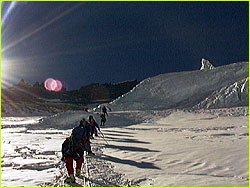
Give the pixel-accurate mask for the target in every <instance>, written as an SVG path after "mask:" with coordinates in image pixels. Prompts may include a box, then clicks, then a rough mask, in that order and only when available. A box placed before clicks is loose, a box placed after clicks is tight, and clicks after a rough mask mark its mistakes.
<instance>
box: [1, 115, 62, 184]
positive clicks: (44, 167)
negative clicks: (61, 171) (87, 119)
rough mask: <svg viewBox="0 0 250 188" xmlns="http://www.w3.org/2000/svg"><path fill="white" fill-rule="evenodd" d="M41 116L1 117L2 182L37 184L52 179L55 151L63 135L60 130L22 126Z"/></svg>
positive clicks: (35, 120)
mask: <svg viewBox="0 0 250 188" xmlns="http://www.w3.org/2000/svg"><path fill="white" fill-rule="evenodd" d="M41 118H42V117H8V118H2V119H1V124H2V130H1V136H2V138H1V141H2V143H1V159H2V161H1V165H2V166H1V167H2V171H1V185H2V186H4V187H6V186H7V187H10V186H18V187H21V186H25V187H27V186H28V187H29V186H40V185H43V184H44V182H50V181H52V180H53V178H54V177H55V175H56V174H57V173H58V172H57V171H58V170H57V169H56V166H57V164H58V163H59V160H58V156H57V152H58V151H59V150H60V145H61V140H62V139H63V138H64V137H65V136H63V132H59V133H60V134H59V133H58V131H55V130H28V129H27V128H26V126H24V125H27V124H29V125H32V126H36V124H37V123H38V122H39V120H40V119H41ZM6 127H7V128H6ZM9 127H11V128H9ZM13 127H14V128H13Z"/></svg>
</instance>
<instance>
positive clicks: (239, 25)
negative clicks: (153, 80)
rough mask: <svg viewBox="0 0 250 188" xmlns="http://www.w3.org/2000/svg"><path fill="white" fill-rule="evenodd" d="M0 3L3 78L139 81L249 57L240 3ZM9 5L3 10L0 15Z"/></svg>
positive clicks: (74, 85)
mask: <svg viewBox="0 0 250 188" xmlns="http://www.w3.org/2000/svg"><path fill="white" fill-rule="evenodd" d="M10 5H11V2H4V3H3V2H2V9H1V10H2V39H1V40H2V62H1V64H2V86H4V84H3V83H5V82H4V81H3V79H4V80H5V81H9V82H11V83H16V82H18V81H19V80H20V79H22V78H23V79H25V80H27V81H29V82H31V83H34V82H35V81H39V82H43V81H44V80H45V79H46V78H50V77H51V78H54V79H58V80H61V81H63V82H64V83H65V84H66V86H67V87H68V89H69V90H72V89H79V88H80V87H81V86H84V85H87V84H91V83H96V82H99V83H105V82H108V83H109V82H112V83H117V82H121V81H125V80H133V79H138V80H142V79H145V78H147V77H152V76H156V75H158V74H161V73H168V72H176V71H189V70H197V69H199V68H200V61H201V58H207V59H208V60H210V61H211V62H212V63H213V64H214V65H215V66H220V65H226V64H230V63H234V62H238V61H248V58H249V38H248V37H249V31H248V30H249V26H248V19H249V10H248V7H249V6H248V2H17V3H15V5H13V7H12V9H10V8H9V7H10ZM8 9H9V13H8V16H6V19H5V20H3V18H4V17H5V15H6V14H7V10H8Z"/></svg>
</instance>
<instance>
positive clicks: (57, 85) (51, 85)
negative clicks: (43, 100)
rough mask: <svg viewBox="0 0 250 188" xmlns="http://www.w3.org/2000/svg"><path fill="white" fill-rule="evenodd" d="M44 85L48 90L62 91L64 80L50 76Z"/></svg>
mask: <svg viewBox="0 0 250 188" xmlns="http://www.w3.org/2000/svg"><path fill="white" fill-rule="evenodd" d="M44 87H45V88H46V89H47V90H48V91H55V92H58V91H61V89H62V82H61V81H60V80H54V79H53V78H48V79H47V80H45V82H44Z"/></svg>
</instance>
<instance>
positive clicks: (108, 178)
mask: <svg viewBox="0 0 250 188" xmlns="http://www.w3.org/2000/svg"><path fill="white" fill-rule="evenodd" d="M91 142H92V150H93V152H94V153H95V155H94V156H89V155H86V153H85V154H84V162H83V165H82V171H81V176H80V178H79V177H76V183H72V184H67V183H64V180H65V179H66V177H67V170H66V165H65V163H63V164H61V165H60V166H59V169H60V175H59V176H57V177H55V179H54V182H55V183H48V184H46V186H49V187H51V186H52V187H69V186H70V187H128V186H131V185H132V182H131V181H129V180H128V179H124V178H123V176H124V175H122V174H120V173H117V172H115V171H114V166H112V165H111V163H109V162H107V161H105V159H103V158H102V154H103V152H102V149H103V148H104V147H105V146H106V145H105V143H104V140H103V139H102V138H100V137H99V138H95V139H94V140H92V141H91ZM74 165H75V164H74Z"/></svg>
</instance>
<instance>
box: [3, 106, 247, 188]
mask: <svg viewBox="0 0 250 188" xmlns="http://www.w3.org/2000/svg"><path fill="white" fill-rule="evenodd" d="M89 115H93V116H94V117H95V118H96V120H97V121H98V122H99V121H100V117H99V115H100V114H99V113H98V112H95V113H85V112H66V113H61V114H58V115H55V116H52V117H48V118H46V119H43V120H40V119H41V117H35V118H23V119H21V120H20V119H19V120H18V119H15V118H13V119H12V120H11V121H13V122H14V124H15V125H16V126H13V127H12V126H11V127H10V124H9V125H8V126H7V125H6V124H8V123H7V121H9V122H11V121H10V119H2V123H3V124H5V125H4V126H2V145H1V146H2V148H1V149H2V151H1V156H2V161H1V164H2V172H1V175H2V177H1V185H2V187H6V186H8V187H11V186H18V187H21V186H25V187H27V186H29V187H34V186H44V185H48V186H60V187H62V186H67V185H65V184H64V183H63V180H64V179H65V177H66V175H67V172H66V168H65V165H64V164H63V163H62V162H60V158H61V152H60V150H61V144H62V142H63V140H64V139H65V137H67V136H68V135H70V133H71V130H72V128H73V127H75V126H77V125H78V123H79V120H80V119H81V118H82V117H86V118H87V117H88V116H89ZM5 120H6V122H5ZM19 121H20V123H18V122H19ZM24 121H28V122H33V123H34V122H39V123H34V124H31V125H26V124H24V123H23V122H24ZM18 124H19V125H18ZM248 130H249V125H248V107H240V108H228V109H219V110H198V111H182V110H165V111H124V112H122V111H121V112H110V113H109V116H108V119H107V124H106V126H105V128H102V132H103V133H104V135H105V139H106V141H104V140H103V139H102V138H101V137H99V138H96V139H94V140H92V147H93V151H94V152H95V153H97V154H98V156H97V157H94V158H91V157H89V158H86V161H85V163H84V166H83V169H82V170H83V174H84V176H88V181H86V179H85V180H83V179H79V178H77V183H78V184H77V186H98V187H103V186H104V187H108V186H116V187H119V186H122V187H126V186H149V187H153V186H154V187H162V186H167V187H185V186H199V187H200V186H206V187H211V186H212V187H216V186H217V187H218V186H219V187H223V186H224V187H225V186H229V187H232V186H236V187H242V186H248V184H249V179H248V177H249V172H248V168H249V166H248V164H249V159H248V156H249V153H248V151H249V146H248V143H249V136H248V135H249V131H248ZM85 167H87V168H85Z"/></svg>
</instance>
